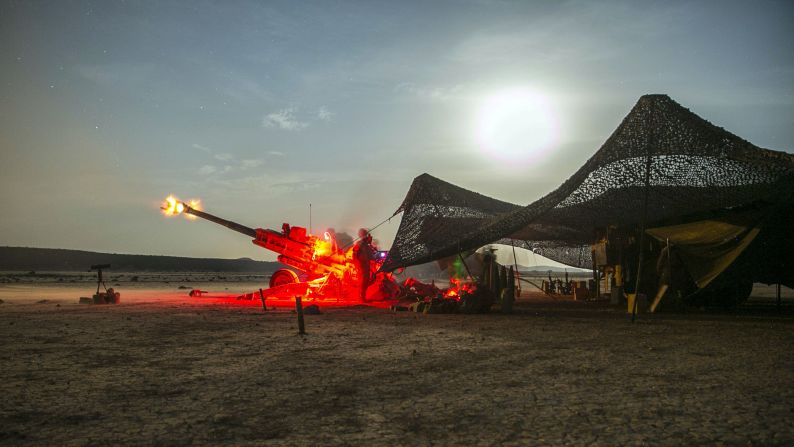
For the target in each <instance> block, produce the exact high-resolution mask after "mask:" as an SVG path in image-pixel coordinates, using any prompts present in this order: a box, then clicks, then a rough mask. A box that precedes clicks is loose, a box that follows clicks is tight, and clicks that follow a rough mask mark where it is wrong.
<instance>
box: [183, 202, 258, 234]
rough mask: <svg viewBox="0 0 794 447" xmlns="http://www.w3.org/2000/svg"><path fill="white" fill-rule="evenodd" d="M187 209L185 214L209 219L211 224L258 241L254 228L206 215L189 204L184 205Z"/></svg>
mask: <svg viewBox="0 0 794 447" xmlns="http://www.w3.org/2000/svg"><path fill="white" fill-rule="evenodd" d="M183 205H184V207H185V211H184V212H185V213H187V214H192V215H194V216H196V217H201V218H202V219H207V220H209V221H211V222H215V223H216V224H218V225H223V226H224V227H226V228H229V229H230V230H234V231H236V232H238V233H242V234H244V235H246V236H250V237H251V238H252V239H256V230H254V229H253V228H249V227H246V226H245V225H240V224H238V223H237V222H232V221H231V220H226V219H223V218H220V217H218V216H213V215H212V214H210V213H205V212H204V211H199V210H197V209H194V208H191V207H190V206H189V205H188V204H187V203H183Z"/></svg>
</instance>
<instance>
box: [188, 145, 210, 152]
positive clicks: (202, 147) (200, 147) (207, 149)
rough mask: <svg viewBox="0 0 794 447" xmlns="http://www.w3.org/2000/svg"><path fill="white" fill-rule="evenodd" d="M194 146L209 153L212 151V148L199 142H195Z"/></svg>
mask: <svg viewBox="0 0 794 447" xmlns="http://www.w3.org/2000/svg"><path fill="white" fill-rule="evenodd" d="M192 146H193V148H194V149H198V150H200V151H202V152H206V153H208V154H210V153H212V149H210V148H208V147H207V146H202V145H200V144H198V143H193V145H192Z"/></svg>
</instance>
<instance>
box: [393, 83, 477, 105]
mask: <svg viewBox="0 0 794 447" xmlns="http://www.w3.org/2000/svg"><path fill="white" fill-rule="evenodd" d="M394 91H395V93H397V94H399V95H404V96H411V97H415V98H418V99H420V100H423V101H438V102H444V101H450V100H454V99H460V98H462V97H463V96H464V86H463V85H462V84H455V85H450V86H421V85H416V84H414V83H412V82H403V83H400V84H397V86H396V87H394Z"/></svg>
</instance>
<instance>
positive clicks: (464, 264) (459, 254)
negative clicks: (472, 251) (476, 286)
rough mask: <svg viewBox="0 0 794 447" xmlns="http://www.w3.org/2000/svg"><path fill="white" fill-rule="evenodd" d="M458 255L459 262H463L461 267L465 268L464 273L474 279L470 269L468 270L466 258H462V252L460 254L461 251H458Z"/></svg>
mask: <svg viewBox="0 0 794 447" xmlns="http://www.w3.org/2000/svg"><path fill="white" fill-rule="evenodd" d="M458 257H459V258H460V262H461V263H463V268H465V269H466V274H467V275H469V278H471V280H472V281H475V279H474V275H472V274H471V271H470V270H469V265H468V264H466V260H465V259H463V254H461V252H458Z"/></svg>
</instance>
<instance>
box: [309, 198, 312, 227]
mask: <svg viewBox="0 0 794 447" xmlns="http://www.w3.org/2000/svg"><path fill="white" fill-rule="evenodd" d="M309 234H312V203H311V202H309Z"/></svg>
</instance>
